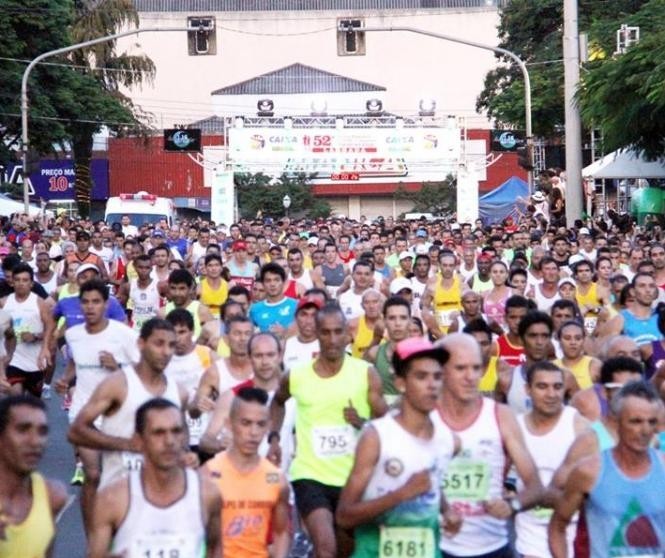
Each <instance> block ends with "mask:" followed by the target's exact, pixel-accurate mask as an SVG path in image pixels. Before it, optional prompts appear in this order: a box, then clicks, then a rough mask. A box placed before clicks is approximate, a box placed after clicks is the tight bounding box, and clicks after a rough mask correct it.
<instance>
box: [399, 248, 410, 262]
mask: <svg viewBox="0 0 665 558" xmlns="http://www.w3.org/2000/svg"><path fill="white" fill-rule="evenodd" d="M407 258H413V254H412V253H411V252H407V251H406V250H404V252H400V253H399V261H400V262H401V261H402V260H405V259H407Z"/></svg>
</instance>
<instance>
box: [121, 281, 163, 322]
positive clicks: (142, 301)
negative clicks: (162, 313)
mask: <svg viewBox="0 0 665 558" xmlns="http://www.w3.org/2000/svg"><path fill="white" fill-rule="evenodd" d="M159 301H160V297H159V290H158V289H157V281H155V280H154V279H153V280H152V281H150V284H149V285H148V286H147V287H146V288H145V289H141V288H140V287H139V285H138V279H132V280H131V281H130V283H129V302H128V304H127V306H128V307H129V308H131V310H132V329H133V330H134V331H141V327H142V326H143V324H144V323H145V322H147V321H148V320H149V319H150V318H154V317H155V316H156V315H157V311H158V310H159Z"/></svg>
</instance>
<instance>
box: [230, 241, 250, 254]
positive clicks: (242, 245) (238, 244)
mask: <svg viewBox="0 0 665 558" xmlns="http://www.w3.org/2000/svg"><path fill="white" fill-rule="evenodd" d="M239 250H247V243H246V242H245V241H244V240H236V241H235V242H234V243H233V251H234V252H237V251H239Z"/></svg>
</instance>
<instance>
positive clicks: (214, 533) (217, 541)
mask: <svg viewBox="0 0 665 558" xmlns="http://www.w3.org/2000/svg"><path fill="white" fill-rule="evenodd" d="M199 479H200V481H201V489H202V492H203V502H204V505H205V507H206V516H207V521H206V526H205V530H206V535H205V539H206V558H221V556H222V536H221V532H220V526H221V524H222V521H221V518H220V516H221V513H222V497H221V496H220V493H219V488H217V485H215V483H214V482H212V480H210V478H209V477H208V476H207V475H206V474H205V473H202V474H200V475H199Z"/></svg>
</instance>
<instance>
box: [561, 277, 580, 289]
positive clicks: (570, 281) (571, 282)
mask: <svg viewBox="0 0 665 558" xmlns="http://www.w3.org/2000/svg"><path fill="white" fill-rule="evenodd" d="M566 283H568V284H569V285H572V286H573V287H576V285H575V281H573V280H572V279H571V278H570V277H564V278H563V279H559V285H558V288H559V289H560V288H561V287H563V286H564V285H565V284H566Z"/></svg>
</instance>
